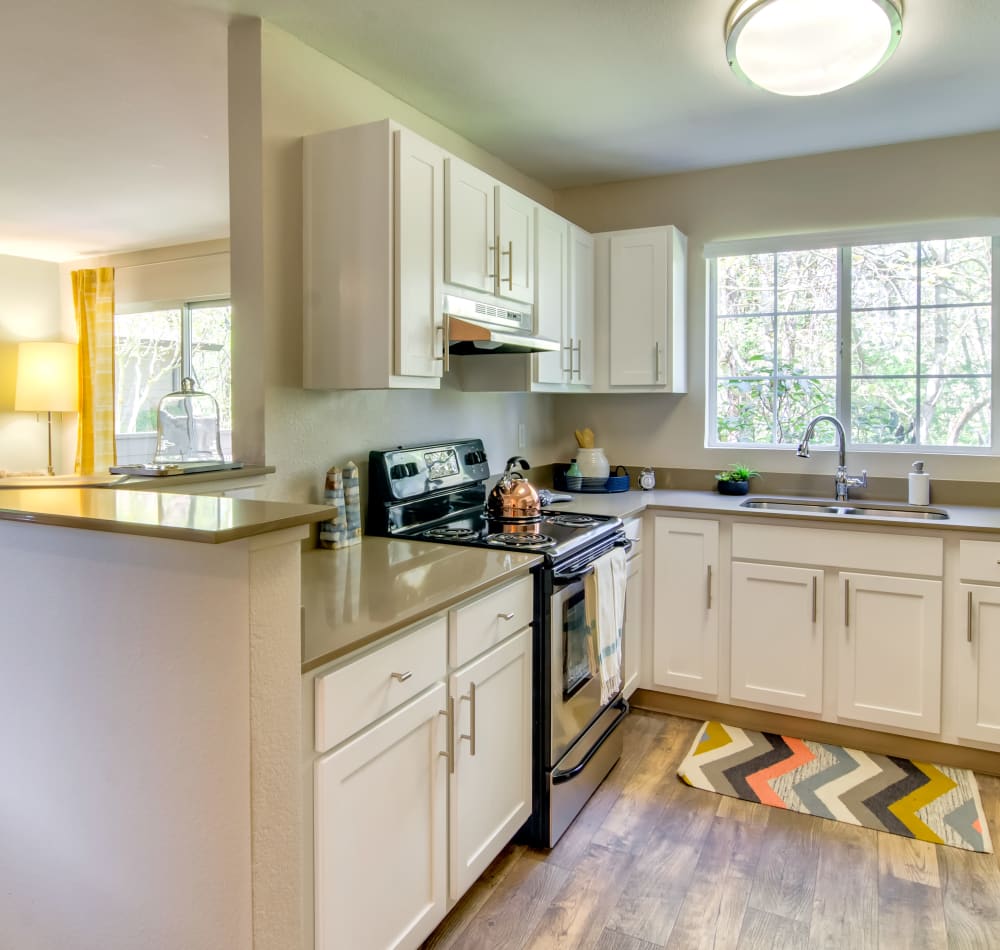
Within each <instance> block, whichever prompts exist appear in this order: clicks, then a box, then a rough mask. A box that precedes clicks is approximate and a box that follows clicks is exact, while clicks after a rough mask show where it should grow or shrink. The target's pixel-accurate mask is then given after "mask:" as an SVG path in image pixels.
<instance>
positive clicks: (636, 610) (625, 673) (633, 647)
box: [622, 554, 642, 699]
mask: <svg viewBox="0 0 1000 950" xmlns="http://www.w3.org/2000/svg"><path fill="white" fill-rule="evenodd" d="M641 655H642V555H641V554H637V555H636V556H635V557H633V558H631V559H630V560H629V562H628V582H627V585H626V587H625V622H624V624H623V628H622V683H623V684H624V685H623V687H622V694H623V695H624V696H625V698H626V699H628V698H629V696H631V695H632V694H633V693H634V692H635V690H636V687H637V686H638V685H639V664H640V660H641Z"/></svg>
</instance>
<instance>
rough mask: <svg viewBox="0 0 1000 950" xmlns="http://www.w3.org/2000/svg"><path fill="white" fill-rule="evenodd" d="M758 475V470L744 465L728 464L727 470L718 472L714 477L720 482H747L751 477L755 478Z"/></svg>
mask: <svg viewBox="0 0 1000 950" xmlns="http://www.w3.org/2000/svg"><path fill="white" fill-rule="evenodd" d="M759 475H760V472H758V471H755V470H754V469H752V468H747V467H746V466H745V465H730V466H729V469H728V471H725V472H719V474H718V475H716V476H715V478H716V480H717V481H720V482H748V481H750V479H751V478H757V477H758V476H759Z"/></svg>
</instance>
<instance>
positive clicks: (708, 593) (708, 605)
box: [705, 564, 712, 610]
mask: <svg viewBox="0 0 1000 950" xmlns="http://www.w3.org/2000/svg"><path fill="white" fill-rule="evenodd" d="M705 609H706V610H711V609H712V565H711V564H709V565H707V570H706V572H705Z"/></svg>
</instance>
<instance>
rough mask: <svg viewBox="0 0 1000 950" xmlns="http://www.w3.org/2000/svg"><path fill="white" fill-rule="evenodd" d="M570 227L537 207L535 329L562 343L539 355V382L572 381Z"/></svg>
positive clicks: (537, 368) (555, 215)
mask: <svg viewBox="0 0 1000 950" xmlns="http://www.w3.org/2000/svg"><path fill="white" fill-rule="evenodd" d="M569 289H570V288H569V225H568V224H567V222H566V220H565V219H564V218H560V217H559V215H557V214H553V213H552V212H551V211H548V210H547V209H545V208H541V207H536V208H535V330H536V332H537V333H538V335H539V336H543V337H547V338H548V339H550V340H559V341H560V342H561V343H562V348H561V349H560V350H559V351H558V352H554V353H538V354H537V355H536V356H535V382H538V383H553V384H559V383H565V382H569V380H570V372H571V370H570V368H569V362H568V361H569V360H570V359H572V355H573V352H572V340H571V339H570V337H571V334H570V333H569V332H568V331H569Z"/></svg>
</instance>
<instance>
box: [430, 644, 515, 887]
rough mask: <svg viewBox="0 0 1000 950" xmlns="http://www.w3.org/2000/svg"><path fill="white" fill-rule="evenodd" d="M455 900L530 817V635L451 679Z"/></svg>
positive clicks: (494, 650)
mask: <svg viewBox="0 0 1000 950" xmlns="http://www.w3.org/2000/svg"><path fill="white" fill-rule="evenodd" d="M450 694H451V695H450V698H451V702H452V704H453V707H452V708H453V709H454V725H453V728H454V730H455V737H454V741H455V753H454V755H455V759H454V772H453V774H452V783H451V897H452V898H453V899H455V900H457V899H458V898H459V897H461V896H462V894H464V893H465V892H466V891H467V890H468V889H469V887H470V886H471V885H472V884H473V882H474V881H475V880H476V878H478V877H479V875H480V874H482V873H483V871H485V870H486V867H487V865H489V863H490V862H491V861H492V860H493V859H494V858H495V857H496V856H497V855H498V854H499V853H500V851H501V849H502V848H503V847H504V845H506V844H507V842H508V841H510V839H511V838H512V837H513V836H514V834H515V833H516V832H517V830H518V829H519V828H520V827H521V825H523V824H524V823H525V821H527V820H528V817H529V816H530V815H531V631H530V630H522V631H521V632H520V633H519V634H517V635H516V636H514V637H511V638H510V639H509V640H507V641H506V642H504V643H503V644H501V645H500V646H498V647H496V648H494V649H493V650H491V651H490V652H489V653H487V654H485V655H484V656H482V657H480V658H479V659H478V660H474V661H473V662H472V663H469V664H468V665H467V666H464V667H462V669H460V670H458V671H456V672H455V673H452V675H451V677H450Z"/></svg>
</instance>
